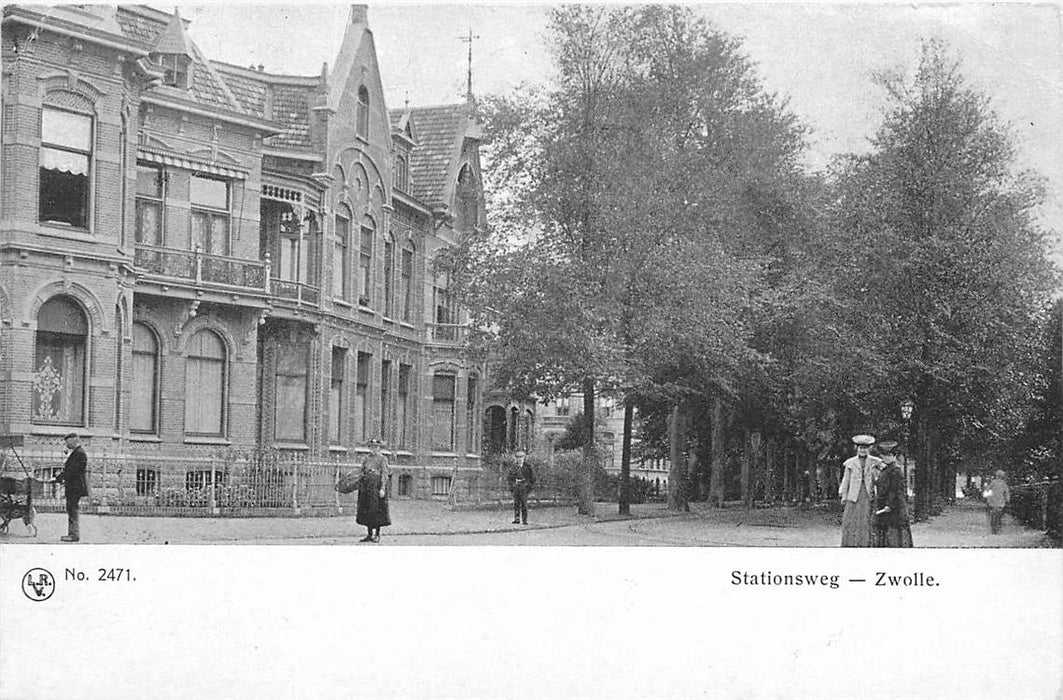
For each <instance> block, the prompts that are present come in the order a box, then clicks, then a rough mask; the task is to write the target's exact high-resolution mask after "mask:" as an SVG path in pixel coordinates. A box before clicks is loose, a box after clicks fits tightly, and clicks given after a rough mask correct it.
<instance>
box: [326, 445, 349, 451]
mask: <svg viewBox="0 0 1063 700" xmlns="http://www.w3.org/2000/svg"><path fill="white" fill-rule="evenodd" d="M328 451H329V452H350V450H349V449H348V448H346V447H344V446H343V445H329V446H328Z"/></svg>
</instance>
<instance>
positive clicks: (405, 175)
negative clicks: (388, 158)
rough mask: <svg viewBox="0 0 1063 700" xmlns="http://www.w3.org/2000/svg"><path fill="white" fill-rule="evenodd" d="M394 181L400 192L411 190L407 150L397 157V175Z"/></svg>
mask: <svg viewBox="0 0 1063 700" xmlns="http://www.w3.org/2000/svg"><path fill="white" fill-rule="evenodd" d="M393 180H394V182H393V183H392V184H393V185H394V186H395V189H397V190H399V191H400V192H409V190H410V161H409V156H407V155H406V153H405V152H403V153H399V154H398V155H397V156H396V157H395V176H394V178H393Z"/></svg>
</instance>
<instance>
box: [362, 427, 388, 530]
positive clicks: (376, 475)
mask: <svg viewBox="0 0 1063 700" xmlns="http://www.w3.org/2000/svg"><path fill="white" fill-rule="evenodd" d="M383 447H384V443H383V442H381V441H380V440H378V439H377V438H373V439H372V440H370V441H369V449H370V450H371V452H370V454H369V455H368V456H367V457H366V458H365V460H364V461H363V462H362V469H361V472H360V474H359V477H358V514H357V516H355V521H356V522H357V523H358V524H359V525H364V526H365V528H366V535H365V537H363V538H362V540H361V541H362V542H379V541H380V528H382V527H385V526H387V525H390V524H391V515H390V513H389V512H388V486H389V483H390V477H391V469H390V467H388V459H387V457H385V456H384V455H383V454H381V453H380V451H381V449H383Z"/></svg>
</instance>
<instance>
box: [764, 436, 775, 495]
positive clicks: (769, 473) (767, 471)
mask: <svg viewBox="0 0 1063 700" xmlns="http://www.w3.org/2000/svg"><path fill="white" fill-rule="evenodd" d="M764 450H765V454H764V500H766V501H767V502H768V503H774V502H775V438H774V437H770V438H768V441H767V444H766V445H765V447H764Z"/></svg>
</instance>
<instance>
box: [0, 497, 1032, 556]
mask: <svg viewBox="0 0 1063 700" xmlns="http://www.w3.org/2000/svg"><path fill="white" fill-rule="evenodd" d="M691 508H692V511H691V512H690V513H674V512H671V511H669V510H668V509H667V507H666V506H665V505H664V504H659V503H652V504H635V505H632V506H631V512H632V519H633V520H637V521H644V525H645V526H646V527H649V528H651V530H667V533H668V539H669V541H670V542H671V543H673V544H674V545H675V546H684V545H687V546H689V545H694V546H698V545H701V546H712V545H713V544H714V543H715V542H716V541H718V540H719V537H715V536H713V533H726V534H727V544H729V545H732V546H734V545H739V546H741V545H743V544H745V545H755V546H765V544H768V545H769V546H781V547H802V546H803V547H832V546H837V540H838V537H839V532H840V524H839V522H840V520H839V517H840V516H839V515H838V514H837V513H832V512H829V511H826V510H816V509H800V508H793V507H783V506H779V507H773V508H754V509H750V510H747V509H745V508H742V507H740V506H732V507H728V508H724V509H716V508H710V507H708V506H707V505H706V504H704V503H695V504H692V506H691ZM529 515H530V518H529V520H530V523H529V524H528V525H513V524H511V520H512V512H511V511H510V510H509V508H508V507H503V508H502V509H500V510H499V509H490V510H448V509H447V508H446V507H445V505H444V504H443V503H441V502H438V501H416V500H394V501H392V503H391V520H392V523H393V525H391V526H390V527H388V528H385V529H384V533H383V534H384V539H385V540H387V539H389V538H392V537H398V538H403V537H408V538H410V539H411V540H416V541H417V543H424V542H431V536H434V535H438V536H446V537H441V539H446V540H447V541H448V542H452V541H453V536H454V535H469V536H475V535H484V534H488V533H509V534H511V535H512V537H508V538H506V542H516V543H520V541H521V539H520V534H521V533H529V532H539V533H542V531H544V530H551V529H555V530H562V529H565V531H566V533H567V534H568V536H569V539H571V540H574V541H576V542H578V541H579V536H580V533H581V529H580V526H582V527H586V526H595V525H596V524H601V525H600V526H601V527H609V525H608V524H609V523H612V522H614V521H618V520H621V518H620V517H619V516H618V515H617V505H616V504H615V503H598V504H597V508H596V515H595V516H593V517H591V516H581V515H578V514H577V513H576V509H575V507H574V506H552V507H540V508H533V509H532V510H531V512H530V514H529ZM81 523H82V524H81V529H82V543H83V544H281V543H283V544H351V543H354V542H356V541H357V540H358V539H359V538H361V537H362V536H363V535H364V534H365V528H363V527H362V526H360V525H358V524H357V523H356V522H355V518H354V514H353V513H352V514H344V515H340V516H333V517H313V518H311V517H291V518H204V517H184V518H180V517H141V516H116V515H82V516H81ZM35 524H36V526H37V528H38V533H39V534H38V537H36V538H34V537H32V536H30V534H29V532H28V531H27V529H26V528H25V526H24V525H23V524H22V522H21V521H20V520H15V521H12V522H11V524H10V526H9V532H8V533H7V534H0V544H57V543H58V540H59V537H60V536H61V535H63V534H65V533H66V514H65V513H38V514H37V518H36V521H35ZM612 527H625V526H622V525H620V524H619V523H617V524H615V525H613V526H612ZM646 527H643V526H640V527H639V528H635V527H631V528H625V529H630V530H632V531H635V530H636V529H638V530H640V531H644V532H649V531H650V530H647V529H646ZM747 532H748V533H750V534H749V536H748V539H746V538H745V536H744V535H743V534H742V533H747ZM912 532H913V538H914V540H915V543H916V546H917V547H920V548H923V547H955V548H960V547H1005V548H1015V547H1018V548H1029V547H1040V546H1045V545H1044V541H1045V539H1046V538H1045V536H1044V533H1043V532H1039V531H1036V530H1028V529H1025V528H1023V527H1022V526H1021V525H1019V524H1018V523H1017V522H1016V521H1014V520H1013V519H1012V518H1010V516H1006V517H1005V523H1004V529H1003V532H1002V533H1001V534H999V535H990V534H989V533H988V527H987V525H986V520H985V512H984V509H983V508H982V507H981V506H980V505H979V504H971V503H963V502H961V503H959V504H957V505H954V506H951V507H949V508H948V509H946V511H945V512H944V513H943V514H942V515H940V516H938V517H935V518H931V519H930V520H929V521H928V522H925V523H915V524H913V525H912ZM766 533H771V534H772V535H775V536H772V537H770V538H767V539H768V540H770V542H765V537H764V535H765V534H766ZM542 534H546V533H542ZM470 539H477V538H475V537H470ZM528 539H530V540H536V541H541V540H542V538H539V537H529V538H528ZM400 541H401V540H400ZM470 543H471V542H470ZM631 544H633V545H637V544H638V541H637V539H633V540H632V541H631Z"/></svg>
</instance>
